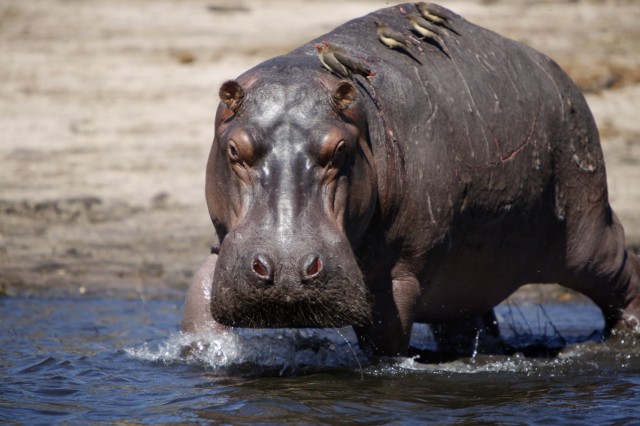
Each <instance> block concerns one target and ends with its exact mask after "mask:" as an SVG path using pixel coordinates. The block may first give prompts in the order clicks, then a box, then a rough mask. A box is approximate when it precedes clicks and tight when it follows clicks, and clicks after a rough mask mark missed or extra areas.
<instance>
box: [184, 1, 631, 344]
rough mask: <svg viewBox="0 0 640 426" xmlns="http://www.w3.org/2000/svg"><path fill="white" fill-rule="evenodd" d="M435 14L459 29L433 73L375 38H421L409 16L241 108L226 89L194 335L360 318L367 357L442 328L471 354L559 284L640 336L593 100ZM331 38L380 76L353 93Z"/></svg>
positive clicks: (283, 67) (274, 78) (307, 66)
mask: <svg viewBox="0 0 640 426" xmlns="http://www.w3.org/2000/svg"><path fill="white" fill-rule="evenodd" d="M434 8H435V9H437V11H438V13H439V14H440V16H443V17H445V18H446V22H447V27H449V28H450V30H447V29H446V28H441V31H440V32H441V46H434V45H432V44H429V43H427V42H424V41H418V40H414V41H413V42H410V44H409V45H410V50H411V53H412V54H413V55H414V56H416V57H418V58H419V59H420V63H418V62H417V61H415V60H413V59H412V58H410V57H409V56H407V55H406V54H404V53H402V52H400V51H397V50H391V49H389V48H387V47H385V46H384V45H383V44H382V43H380V42H379V40H378V38H377V33H376V26H375V21H376V20H379V21H382V22H384V23H386V25H387V26H389V27H391V28H393V29H395V30H396V31H400V32H402V34H404V35H406V36H407V38H408V39H409V40H410V41H411V38H410V37H409V35H410V32H409V27H408V23H407V21H406V19H404V18H403V15H406V14H407V13H410V12H413V11H414V10H415V8H414V6H413V5H411V4H403V5H398V6H395V7H391V8H387V9H381V10H379V11H377V12H374V13H372V14H370V15H367V16H364V17H362V18H359V19H355V20H353V21H350V22H348V23H346V24H344V25H342V26H340V27H338V28H336V29H335V30H334V31H332V32H330V33H328V34H326V35H324V36H322V37H320V38H318V39H316V40H314V41H311V42H310V43H307V44H306V45H304V46H302V47H300V48H299V49H297V50H295V51H293V52H291V53H289V54H287V55H284V56H281V57H277V58H274V59H272V60H269V61H267V62H264V63H262V64H260V65H258V66H256V67H255V68H253V69H251V70H249V71H247V72H246V73H245V74H243V75H242V76H240V77H239V78H238V79H237V83H232V84H231V85H230V86H228V87H227V88H228V89H234V88H236V89H237V87H240V88H241V89H242V93H243V94H244V97H242V96H240V97H238V96H235V97H234V96H230V97H227V98H225V97H224V96H223V100H225V102H223V103H221V105H220V107H219V109H218V114H217V117H216V135H215V139H214V142H213V145H212V149H211V154H210V157H209V163H208V167H207V181H206V184H207V186H206V196H207V202H208V206H209V212H210V214H211V218H212V220H213V223H214V225H215V228H216V232H217V235H218V237H219V239H220V240H221V241H222V244H221V245H220V251H219V255H216V254H213V255H211V258H210V259H209V260H208V261H207V262H206V263H205V265H204V266H203V269H202V270H201V271H200V272H199V274H198V276H197V278H196V280H195V281H194V285H193V286H192V288H191V289H190V291H189V295H188V298H187V304H186V308H185V320H184V321H183V329H184V330H196V329H202V328H206V327H209V326H210V324H211V323H214V324H217V326H219V325H220V324H224V325H229V326H241V327H285V326H288V327H303V326H312V327H333V326H341V325H353V326H355V330H356V332H357V334H358V338H359V341H360V344H361V345H362V346H363V347H364V348H365V349H367V350H369V351H370V352H372V353H374V354H378V355H406V353H407V349H408V341H409V335H410V332H411V326H412V324H413V323H414V322H428V323H430V324H432V326H433V328H434V331H435V332H436V337H437V338H438V339H439V342H440V344H441V345H442V346H441V347H442V348H443V349H449V350H450V349H453V350H456V349H459V350H464V349H465V345H467V344H468V343H469V338H470V337H473V336H475V333H476V331H481V332H483V333H485V334H486V335H488V336H494V337H495V336H497V330H496V329H495V326H492V319H493V315H492V308H493V306H495V305H496V304H498V303H499V302H500V301H502V300H503V299H504V298H505V297H507V296H509V295H510V294H511V293H512V292H514V291H515V290H516V289H517V288H518V287H520V286H521V285H523V284H526V283H545V282H546V283H556V282H558V283H561V284H563V285H565V286H567V287H569V288H572V289H575V290H578V291H580V292H582V293H584V294H586V295H587V296H589V297H590V298H591V299H592V300H593V301H594V302H595V303H596V304H597V305H598V306H599V307H600V308H601V309H602V311H603V314H604V315H605V318H606V323H607V328H608V329H609V328H611V327H614V326H620V325H624V324H627V325H631V326H637V320H635V318H637V317H638V316H639V315H638V314H639V313H640V260H639V259H638V257H637V256H636V255H634V254H633V253H630V252H628V251H626V250H625V247H624V232H623V229H622V226H621V225H620V223H619V222H618V221H617V219H616V216H615V214H614V213H613V212H612V210H611V208H610V206H609V203H608V198H607V186H606V177H605V167H604V162H603V158H602V152H601V149H600V144H599V138H598V132H597V129H596V127H595V124H594V121H593V118H592V116H591V113H590V111H589V109H588V106H587V105H586V102H585V100H584V98H583V96H582V95H581V94H580V92H579V90H578V89H577V88H576V87H575V85H574V84H573V83H572V82H571V81H570V79H569V78H568V77H567V76H566V75H565V73H564V72H563V71H562V70H560V68H559V67H558V66H557V65H556V64H555V63H554V62H553V61H552V60H551V59H549V58H547V57H546V56H544V55H542V54H540V53H538V52H536V51H534V50H532V49H530V48H528V47H526V46H524V45H522V44H520V43H516V42H514V41H511V40H508V39H505V38H503V37H501V36H499V35H497V34H495V33H492V32H490V31H488V30H485V29H483V28H480V27H478V26H475V25H473V24H471V23H469V22H467V21H465V20H464V19H463V18H461V17H459V16H457V15H455V14H453V13H452V12H450V11H448V10H446V9H444V8H440V7H434ZM322 41H327V42H330V43H333V44H335V45H337V46H341V47H342V48H344V49H345V50H346V51H347V52H348V54H350V55H352V56H353V57H356V58H358V60H360V61H362V62H363V63H365V65H366V66H367V67H369V68H371V69H372V70H373V71H374V72H375V76H374V77H373V78H370V79H369V80H366V79H364V78H361V77H359V76H358V77H356V78H355V80H352V84H349V83H340V79H339V78H337V77H336V76H334V75H332V74H330V73H329V72H327V70H326V69H324V68H323V67H322V64H321V63H320V61H319V59H318V58H317V56H316V54H315V51H314V45H317V44H318V43H320V42H322ZM234 85H235V86H234ZM349 87H351V88H352V90H353V94H355V95H356V96H355V100H353V99H351V98H350V95H351V93H350V92H349ZM224 88H225V87H224V86H223V89H224ZM232 91H233V90H232ZM236 95H237V93H236ZM230 141H233V142H230ZM339 141H343V143H344V145H345V146H344V148H343V151H339V150H338V149H337V147H338V145H339V143H338V142H339ZM230 145H233V146H234V148H233V149H231V152H230ZM235 154H237V155H235ZM238 158H240V160H238ZM256 259H257V261H256ZM316 259H320V261H319V262H318V261H316ZM216 262H217V264H216ZM318 265H321V266H320V267H318ZM316 270H319V271H318V273H316ZM310 272H313V273H310ZM209 289H210V293H207V291H208V290H209ZM203 324H206V325H203Z"/></svg>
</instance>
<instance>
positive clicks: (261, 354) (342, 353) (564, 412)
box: [0, 298, 640, 424]
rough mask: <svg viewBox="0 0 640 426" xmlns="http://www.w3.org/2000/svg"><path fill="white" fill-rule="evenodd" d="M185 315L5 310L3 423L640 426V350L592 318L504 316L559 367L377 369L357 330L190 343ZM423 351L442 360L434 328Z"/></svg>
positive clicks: (153, 308)
mask: <svg viewBox="0 0 640 426" xmlns="http://www.w3.org/2000/svg"><path fill="white" fill-rule="evenodd" d="M181 308H182V301H179V300H169V301H167V300H147V301H144V300H134V299H116V298H103V299H95V298H93V299H92V298H67V299H44V298H4V299H0V321H1V322H0V327H1V332H2V334H1V336H2V337H1V342H0V421H10V422H18V423H23V424H51V423H56V422H70V423H83V424H84V423H91V422H106V423H111V422H116V421H126V422H133V423H138V422H144V423H146V422H150V423H159V422H161V423H171V422H196V423H202V422H208V421H212V422H221V423H224V422H228V423H232V424H239V423H253V422H260V423H273V424H282V423H295V424H301V423H302V424H304V423H307V424H317V423H336V422H352V421H360V422H364V423H367V424H385V423H397V424H407V423H433V424H460V423H465V422H467V423H476V424H477V423H485V424H495V423H499V424H505V423H509V424H612V423H616V424H633V423H636V424H637V422H638V421H639V420H638V419H639V418H640V341H639V340H637V339H633V338H628V337H627V338H616V339H615V340H610V341H608V342H607V343H605V344H601V343H597V342H595V341H594V340H598V339H599V336H598V334H597V333H595V334H594V333H593V331H594V330H595V329H597V328H598V327H601V326H602V319H601V318H600V314H599V311H598V310H597V308H595V307H592V306H585V305H576V304H563V305H545V306H544V307H540V306H521V307H519V308H515V307H513V306H500V307H499V310H498V314H499V318H500V326H501V328H502V330H503V332H504V334H505V336H507V337H508V338H509V339H510V341H511V342H512V343H514V344H517V345H520V346H522V347H523V352H527V353H529V351H527V350H526V348H527V347H531V346H535V347H539V346H541V345H542V346H548V347H551V348H553V347H556V346H558V345H562V343H563V342H569V345H568V346H566V347H565V348H564V349H563V350H562V351H561V352H560V353H559V355H557V356H555V357H551V358H549V357H546V358H533V357H525V356H523V355H522V354H520V353H517V354H515V355H512V356H489V355H477V356H475V357H473V358H467V359H463V360H458V361H453V362H446V363H442V364H424V363H420V362H416V360H413V359H397V360H390V361H389V362H387V363H383V364H376V365H369V364H368V363H367V361H366V359H365V358H364V356H363V355H362V354H361V353H360V352H359V351H358V348H357V346H356V345H355V343H353V341H354V337H353V335H352V333H351V332H350V330H348V329H342V330H338V331H335V330H275V331H268V332H265V331H249V330H241V331H239V333H238V334H209V335H200V336H187V335H182V334H180V333H179V332H178V323H179V321H180V317H181ZM574 342H582V343H574ZM412 343H413V345H414V346H417V347H422V348H426V349H429V348H433V342H432V340H431V336H430V333H429V331H428V329H427V328H426V327H422V326H419V327H417V330H416V332H415V333H414V336H413V340H412ZM185 346H189V347H190V348H191V350H190V351H189V353H188V354H187V353H184V352H183V348H184V347H185ZM181 352H183V353H182V355H184V356H181Z"/></svg>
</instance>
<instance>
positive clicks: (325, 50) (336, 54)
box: [315, 41, 376, 78]
mask: <svg viewBox="0 0 640 426" xmlns="http://www.w3.org/2000/svg"><path fill="white" fill-rule="evenodd" d="M315 48H316V49H317V50H318V57H319V58H320V62H322V65H323V66H324V67H325V68H326V69H328V70H329V71H330V72H332V73H334V74H337V75H338V76H340V77H343V78H349V77H351V76H352V75H354V74H358V75H361V76H363V77H367V78H369V77H373V76H375V75H376V73H375V72H374V71H372V70H370V69H369V68H367V67H366V66H365V65H363V64H362V63H361V62H359V61H357V60H356V59H354V58H352V57H351V56H349V55H348V54H347V52H346V51H345V50H344V49H343V48H341V47H338V46H336V45H334V44H331V43H328V42H326V41H323V42H322V43H321V44H318V45H316V46H315Z"/></svg>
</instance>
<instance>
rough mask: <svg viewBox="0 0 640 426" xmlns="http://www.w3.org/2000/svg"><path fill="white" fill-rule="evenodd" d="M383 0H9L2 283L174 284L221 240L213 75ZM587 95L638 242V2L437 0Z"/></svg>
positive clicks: (132, 289)
mask: <svg viewBox="0 0 640 426" xmlns="http://www.w3.org/2000/svg"><path fill="white" fill-rule="evenodd" d="M387 3H388V2H384V1H364V0H363V1H359V0H350V1H337V0H334V1H323V2H320V1H311V0H307V1H304V0H293V1H292V0H287V1H284V0H274V1H267V0H262V1H260V0H253V1H251V0H246V1H233V0H229V1H224V0H138V1H129V0H108V1H107V0H94V1H89V0H48V1H24V0H3V1H2V2H1V3H0V293H7V294H16V293H18V294H24V293H30V292H42V291H50V290H52V289H54V290H55V291H64V292H81V293H85V292H86V293H104V292H119V293H122V292H124V293H129V294H133V295H136V294H142V295H152V294H154V293H156V294H165V295H166V294H167V293H168V292H169V293H170V292H171V291H175V292H176V293H177V294H182V293H183V292H184V290H185V288H186V286H187V284H188V282H189V280H190V277H191V276H192V273H193V271H194V270H195V269H196V268H197V267H198V264H199V263H200V261H201V260H202V259H203V258H204V256H205V255H206V254H207V251H208V243H209V240H210V237H211V234H212V232H213V228H212V227H211V225H210V223H209V218H208V215H207V211H206V207H205V204H204V197H203V186H204V183H203V181H204V179H203V178H204V166H205V161H206V155H207V152H208V149H209V143H210V141H211V138H212V135H213V115H214V109H215V107H216V104H217V98H216V93H217V89H218V86H219V84H220V83H221V82H222V81H223V80H224V79H227V78H232V77H235V76H236V75H238V74H239V73H241V72H242V71H244V70H246V69H248V68H250V67H251V66H253V65H255V64H257V63H259V62H261V61H263V60H265V59H267V58H269V57H272V56H274V55H277V54H280V53H285V52H287V51H289V50H291V49H293V48H294V47H296V46H297V45H299V44H301V43H302V42H304V41H306V40H309V39H311V38H314V37H316V36H319V35H321V34H322V33H324V32H327V31H329V30H331V29H332V28H334V27H335V26H337V25H339V24H340V23H342V22H344V21H346V20H348V19H351V18H354V17H358V16H361V15H364V14H366V13H368V12H370V11H373V10H375V9H377V8H380V7H384V6H386V5H387ZM443 4H444V5H445V6H447V7H449V8H451V9H453V10H454V11H456V12H458V13H460V14H462V15H463V16H465V17H466V18H467V19H469V20H471V21H474V22H476V23H479V24H481V25H483V26H486V27H488V28H491V29H493V30H495V31H497V32H500V33H502V34H504V35H507V36H509V37H512V38H515V39H517V40H521V41H524V42H525V43H527V44H530V45H531V46H533V47H535V48H537V49H538V50H541V51H543V52H545V53H546V54H548V55H550V56H551V57H553V58H554V59H555V60H557V61H558V62H559V63H560V64H561V65H562V66H563V67H564V68H565V69H566V70H567V71H568V72H569V73H570V74H571V76H572V77H573V78H574V79H575V80H576V81H577V82H578V84H579V85H580V87H581V88H583V90H584V91H585V93H586V94H587V98H588V101H589V104H590V105H591V107H592V110H593V112H594V115H595V117H596V120H597V122H598V125H599V127H600V129H601V134H602V137H603V148H604V151H605V156H606V162H607V169H608V173H609V185H610V195H611V202H612V204H613V206H614V209H615V210H616V211H617V212H618V214H619V216H620V217H621V219H622V221H623V223H624V224H625V227H626V229H627V235H628V243H630V244H636V245H637V244H638V243H639V242H640V185H639V182H640V116H639V115H638V111H639V110H640V25H638V22H640V2H637V1H617V2H614V1H522V0H517V1H508V0H496V1H443Z"/></svg>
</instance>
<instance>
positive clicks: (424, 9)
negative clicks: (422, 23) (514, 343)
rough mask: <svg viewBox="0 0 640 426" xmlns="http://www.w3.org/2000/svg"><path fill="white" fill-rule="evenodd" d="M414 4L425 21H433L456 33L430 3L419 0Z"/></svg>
mask: <svg viewBox="0 0 640 426" xmlns="http://www.w3.org/2000/svg"><path fill="white" fill-rule="evenodd" d="M415 6H416V9H418V12H420V15H422V17H423V18H424V19H426V20H427V21H429V22H433V23H434V24H436V25H439V26H441V27H444V28H447V29H448V30H450V31H452V32H454V33H456V34H458V32H457V31H456V30H454V29H453V28H451V26H450V25H449V22H448V21H449V20H448V19H447V18H445V17H444V16H441V15H438V12H437V11H436V10H435V8H434V7H433V5H432V4H430V3H426V2H423V1H421V2H418V3H416V4H415ZM458 35H459V34H458Z"/></svg>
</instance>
